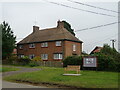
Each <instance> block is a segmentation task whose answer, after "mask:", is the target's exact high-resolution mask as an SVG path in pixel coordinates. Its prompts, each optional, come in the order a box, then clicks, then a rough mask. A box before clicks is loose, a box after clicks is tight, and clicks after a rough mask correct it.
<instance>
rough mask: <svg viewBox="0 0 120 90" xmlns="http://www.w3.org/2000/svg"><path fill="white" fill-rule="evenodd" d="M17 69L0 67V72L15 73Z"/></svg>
mask: <svg viewBox="0 0 120 90" xmlns="http://www.w3.org/2000/svg"><path fill="white" fill-rule="evenodd" d="M17 70H19V69H18V68H15V67H0V72H9V71H17Z"/></svg>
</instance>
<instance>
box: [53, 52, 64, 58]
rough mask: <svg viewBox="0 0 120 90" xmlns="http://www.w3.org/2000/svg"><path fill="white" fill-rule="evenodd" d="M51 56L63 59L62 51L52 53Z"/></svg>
mask: <svg viewBox="0 0 120 90" xmlns="http://www.w3.org/2000/svg"><path fill="white" fill-rule="evenodd" d="M53 58H54V59H63V54H62V53H54V56H53Z"/></svg>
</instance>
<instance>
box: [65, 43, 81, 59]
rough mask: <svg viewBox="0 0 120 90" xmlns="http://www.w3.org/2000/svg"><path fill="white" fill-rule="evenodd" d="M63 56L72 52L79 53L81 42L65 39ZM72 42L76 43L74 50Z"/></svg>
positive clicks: (70, 54)
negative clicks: (74, 49)
mask: <svg viewBox="0 0 120 90" xmlns="http://www.w3.org/2000/svg"><path fill="white" fill-rule="evenodd" d="M64 44H65V52H64V53H65V57H67V56H72V55H73V54H76V55H81V52H82V43H78V42H71V41H65V42H64ZM73 44H75V45H76V51H73Z"/></svg>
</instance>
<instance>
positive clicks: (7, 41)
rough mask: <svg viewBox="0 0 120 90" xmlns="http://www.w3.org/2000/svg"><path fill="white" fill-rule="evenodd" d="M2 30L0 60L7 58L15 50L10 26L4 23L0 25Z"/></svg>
mask: <svg viewBox="0 0 120 90" xmlns="http://www.w3.org/2000/svg"><path fill="white" fill-rule="evenodd" d="M0 29H1V30H2V58H3V59H6V58H8V57H9V56H10V55H11V53H12V52H13V49H14V48H15V42H16V37H15V36H14V34H13V31H12V30H11V27H10V25H8V23H6V22H5V21H4V22H3V23H2V24H1V25H0Z"/></svg>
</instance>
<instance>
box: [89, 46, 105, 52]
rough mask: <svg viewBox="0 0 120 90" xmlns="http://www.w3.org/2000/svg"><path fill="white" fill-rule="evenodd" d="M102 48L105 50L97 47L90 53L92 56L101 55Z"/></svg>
mask: <svg viewBox="0 0 120 90" xmlns="http://www.w3.org/2000/svg"><path fill="white" fill-rule="evenodd" d="M102 48H103V47H99V46H96V47H95V48H94V49H93V50H92V51H91V52H90V54H95V53H99V52H100V51H101V49H102Z"/></svg>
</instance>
